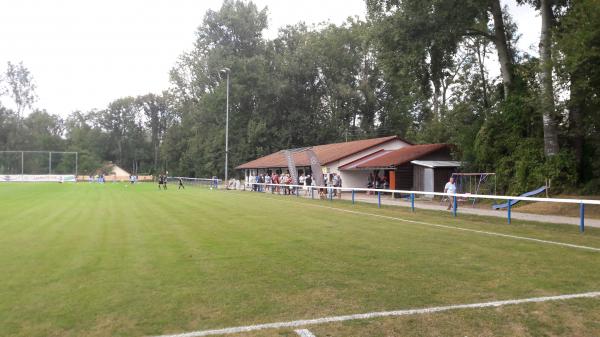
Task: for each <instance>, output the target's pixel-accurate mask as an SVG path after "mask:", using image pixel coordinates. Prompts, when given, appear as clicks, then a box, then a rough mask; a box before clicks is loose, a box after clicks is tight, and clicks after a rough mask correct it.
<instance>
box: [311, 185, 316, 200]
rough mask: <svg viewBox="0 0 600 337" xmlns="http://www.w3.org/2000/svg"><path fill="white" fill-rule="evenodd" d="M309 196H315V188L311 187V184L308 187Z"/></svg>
mask: <svg viewBox="0 0 600 337" xmlns="http://www.w3.org/2000/svg"><path fill="white" fill-rule="evenodd" d="M310 198H311V199H314V198H315V189H314V188H312V186H311V187H310Z"/></svg>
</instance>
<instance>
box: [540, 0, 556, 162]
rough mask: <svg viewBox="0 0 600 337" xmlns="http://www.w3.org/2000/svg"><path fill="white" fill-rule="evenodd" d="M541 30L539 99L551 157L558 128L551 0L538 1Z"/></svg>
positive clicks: (545, 149) (546, 142) (547, 148)
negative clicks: (555, 104)
mask: <svg viewBox="0 0 600 337" xmlns="http://www.w3.org/2000/svg"><path fill="white" fill-rule="evenodd" d="M540 12H541V16H542V29H541V33H540V82H541V84H542V93H541V97H540V101H541V104H540V106H541V109H542V114H543V123H544V153H545V154H546V156H548V157H551V156H554V155H556V154H557V153H558V150H559V146H558V128H557V125H556V124H557V123H556V109H555V106H554V85H553V80H552V70H553V69H554V67H553V65H552V29H553V26H554V14H553V12H552V6H551V0H540Z"/></svg>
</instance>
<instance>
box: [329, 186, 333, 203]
mask: <svg viewBox="0 0 600 337" xmlns="http://www.w3.org/2000/svg"><path fill="white" fill-rule="evenodd" d="M329 201H333V188H329Z"/></svg>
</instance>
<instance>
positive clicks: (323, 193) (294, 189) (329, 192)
mask: <svg viewBox="0 0 600 337" xmlns="http://www.w3.org/2000/svg"><path fill="white" fill-rule="evenodd" d="M246 186H250V187H256V190H258V192H267V191H268V192H271V191H272V189H273V188H279V189H283V190H284V191H289V193H290V194H292V195H293V194H295V195H296V196H299V193H298V191H306V190H308V193H309V194H310V196H311V198H313V199H314V198H315V193H317V196H318V197H320V198H328V199H330V200H333V195H334V191H339V192H349V193H352V203H353V204H354V203H355V194H356V193H357V192H368V193H372V194H373V195H376V196H377V205H378V207H381V195H382V194H385V193H388V194H405V195H407V196H408V198H409V200H410V203H411V209H412V211H413V212H414V211H415V196H427V197H430V196H441V197H448V198H449V199H450V200H451V201H452V214H453V215H454V216H456V214H457V209H458V202H457V199H458V198H479V199H491V200H506V201H507V206H506V208H507V212H506V214H507V219H508V223H509V224H510V223H511V208H512V205H513V204H514V202H515V201H530V202H541V201H543V202H551V203H566V204H577V205H579V218H580V220H579V230H580V231H581V232H583V231H584V230H585V205H600V200H589V199H565V198H537V197H519V196H504V195H486V194H470V193H442V192H426V191H408V190H390V189H374V188H348V187H333V186H304V185H285V184H267V183H246V184H245V185H244V186H243V188H244V189H246ZM267 187H270V189H269V188H267ZM250 189H252V188H250Z"/></svg>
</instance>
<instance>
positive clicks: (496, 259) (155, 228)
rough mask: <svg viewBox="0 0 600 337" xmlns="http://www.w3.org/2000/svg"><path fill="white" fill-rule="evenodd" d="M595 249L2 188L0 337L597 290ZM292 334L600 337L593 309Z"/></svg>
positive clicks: (367, 215)
mask: <svg viewBox="0 0 600 337" xmlns="http://www.w3.org/2000/svg"><path fill="white" fill-rule="evenodd" d="M348 211H351V212H348ZM435 225H443V226H444V227H439V226H437V227H436V226H435ZM463 229H467V230H463ZM490 232H493V233H490ZM503 234H505V235H504V236H502V235H503ZM523 238H525V239H523ZM529 239H539V241H533V240H529ZM556 242H558V243H567V244H573V245H577V246H583V247H574V246H564V245H557V244H555V243H556ZM586 247H587V248H586ZM588 248H596V249H599V248H600V231H598V230H596V229H588V230H587V231H586V233H585V234H580V233H579V232H578V230H577V227H575V226H568V225H548V224H539V223H526V222H520V221H514V220H513V223H512V224H511V225H507V224H506V220H505V219H500V218H493V219H492V218H485V217H476V216H466V215H461V214H459V216H458V217H456V218H454V217H452V215H451V214H450V213H442V212H429V211H424V210H417V212H415V213H412V212H410V210H409V209H406V208H398V207H383V208H381V209H379V208H377V206H376V205H367V204H356V205H352V204H351V203H349V202H344V201H338V200H334V201H329V200H325V201H321V200H310V199H302V198H297V197H295V196H277V195H271V194H261V193H252V192H233V191H216V190H212V191H211V190H208V189H206V188H200V187H195V188H190V187H188V188H187V189H185V190H179V191H178V190H176V186H175V185H171V186H170V189H169V190H167V191H159V190H158V189H157V187H156V186H155V185H150V184H139V185H135V186H128V187H125V184H122V183H121V184H110V183H109V184H105V185H99V184H87V183H79V184H17V183H15V184H12V183H7V184H1V185H0V336H28V337H29V336H154V335H164V334H178V333H184V332H191V331H204V330H210V329H221V328H228V327H237V326H248V325H254V324H262V323H271V322H288V321H295V320H303V319H314V318H321V317H330V316H339V315H349V314H359V313H369V312H380V311H390V310H405V309H420V308H430V307H439V306H448V305H460V304H470V303H482V302H489V301H503V300H512V299H525V298H533V297H543V296H555V295H566V294H579V293H587V292H597V291H600V250H594V249H588ZM298 328H306V329H309V330H310V332H311V333H312V334H313V335H314V336H316V337H325V336H330V337H333V336H340V337H342V336H344V337H345V336H403V337H404V336H599V335H600V297H593V298H576V299H567V300H558V301H547V302H539V303H522V304H513V305H506V306H501V307H485V308H462V309H456V310H448V311H443V312H438V313H415V314H412V315H403V316H397V317H396V316H390V317H380V318H365V319H358V320H348V321H343V322H333V323H331V322H330V323H324V324H317V325H311V326H306V327H298ZM295 329H297V328H293V327H282V328H279V329H265V330H260V331H253V332H247V333H236V334H232V335H229V336H240V337H247V336H297V333H296V332H294V330H295Z"/></svg>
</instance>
